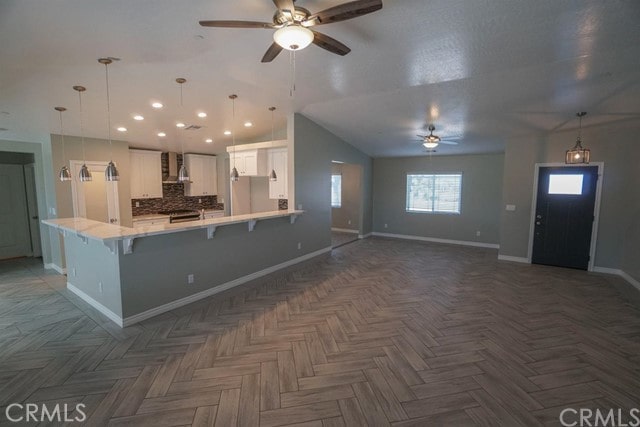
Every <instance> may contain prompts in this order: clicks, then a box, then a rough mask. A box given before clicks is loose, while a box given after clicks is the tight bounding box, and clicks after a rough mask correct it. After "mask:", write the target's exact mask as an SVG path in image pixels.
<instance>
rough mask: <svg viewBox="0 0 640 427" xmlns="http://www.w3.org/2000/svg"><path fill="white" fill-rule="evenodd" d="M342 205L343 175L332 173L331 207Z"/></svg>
mask: <svg viewBox="0 0 640 427" xmlns="http://www.w3.org/2000/svg"><path fill="white" fill-rule="evenodd" d="M341 206H342V175H331V207H332V208H339V207H341Z"/></svg>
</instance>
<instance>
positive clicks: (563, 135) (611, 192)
mask: <svg viewBox="0 0 640 427" xmlns="http://www.w3.org/2000/svg"><path fill="white" fill-rule="evenodd" d="M637 134H638V129H637V126H636V127H633V126H632V125H628V124H625V123H618V124H614V125H608V126H599V127H594V128H585V129H583V138H582V139H583V142H584V144H583V145H584V146H585V147H587V148H590V149H591V160H592V162H604V177H603V181H602V201H601V208H600V222H599V229H598V242H597V245H596V257H595V262H594V265H595V266H597V267H606V268H615V269H618V268H622V267H623V263H622V260H623V258H624V257H625V254H624V251H625V248H626V247H625V245H624V244H621V242H625V241H627V239H631V240H632V241H638V239H634V238H633V237H632V236H631V235H629V234H628V233H629V231H630V230H632V229H633V228H632V222H633V221H637V216H638V215H637V211H636V213H635V214H634V212H633V208H632V206H633V203H634V201H637V199H638V197H639V196H638V189H637V183H638V181H637V178H635V179H636V181H634V174H637V171H636V169H637V164H636V160H635V159H637V158H638V156H640V146H639V144H638V143H637ZM575 138H576V131H575V130H571V131H568V132H558V133H555V134H553V135H550V136H547V137H541V138H539V139H532V138H520V139H513V140H510V141H508V142H507V144H506V152H505V168H504V179H503V181H504V191H503V206H502V216H501V223H500V254H501V255H508V256H515V257H523V258H526V257H527V256H528V249H529V226H530V221H531V210H532V206H531V204H532V195H533V185H534V182H533V175H534V169H535V163H556V162H558V163H563V162H564V153H565V150H566V149H568V148H570V147H572V146H573V144H574V142H575ZM636 176H637V175H636ZM630 183H635V184H634V185H630ZM636 203H637V202H636ZM506 204H514V205H516V211H515V212H507V211H505V210H504V205H506ZM636 227H637V226H636ZM636 236H637V235H636ZM627 246H633V245H632V244H629V245H627ZM628 251H632V249H629V250H628Z"/></svg>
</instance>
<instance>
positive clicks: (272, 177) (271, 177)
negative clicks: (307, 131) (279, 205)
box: [269, 107, 278, 182]
mask: <svg viewBox="0 0 640 427" xmlns="http://www.w3.org/2000/svg"><path fill="white" fill-rule="evenodd" d="M269 111H271V141H273V140H274V139H275V130H274V129H275V128H274V121H273V112H274V111H276V107H269ZM277 180H278V175H277V174H276V170H275V169H271V173H269V181H272V182H275V181H277Z"/></svg>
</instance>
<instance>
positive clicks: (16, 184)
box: [0, 164, 31, 259]
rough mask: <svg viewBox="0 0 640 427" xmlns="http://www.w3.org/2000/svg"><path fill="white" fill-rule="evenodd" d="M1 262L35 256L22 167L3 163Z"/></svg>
mask: <svg viewBox="0 0 640 427" xmlns="http://www.w3.org/2000/svg"><path fill="white" fill-rule="evenodd" d="M0 200H1V201H2V202H1V203H0V259H6V258H16V257H22V256H30V255H31V235H30V233H29V221H28V211H27V197H26V194H25V188H24V169H23V166H22V165H5V164H0Z"/></svg>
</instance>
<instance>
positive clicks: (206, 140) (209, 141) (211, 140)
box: [204, 138, 213, 144]
mask: <svg viewBox="0 0 640 427" xmlns="http://www.w3.org/2000/svg"><path fill="white" fill-rule="evenodd" d="M204 142H206V143H207V144H211V143H212V142H213V139H211V138H207V139H205V140H204Z"/></svg>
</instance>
